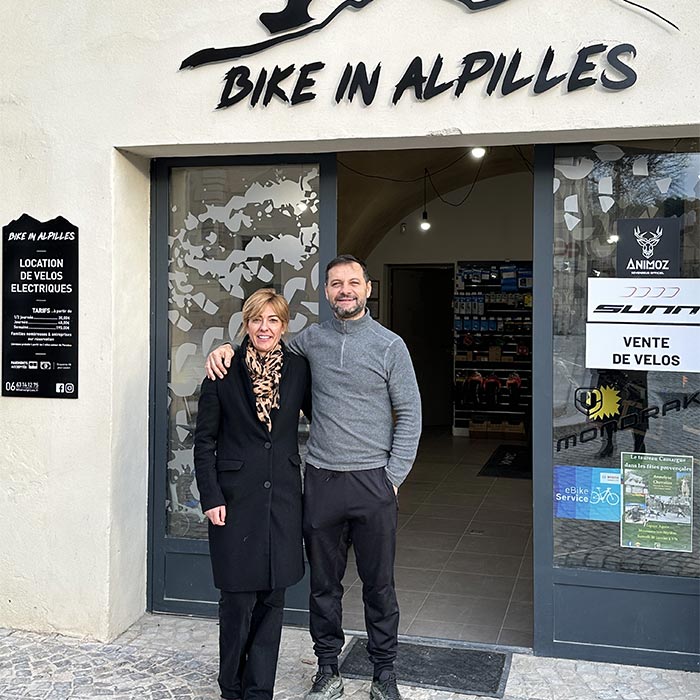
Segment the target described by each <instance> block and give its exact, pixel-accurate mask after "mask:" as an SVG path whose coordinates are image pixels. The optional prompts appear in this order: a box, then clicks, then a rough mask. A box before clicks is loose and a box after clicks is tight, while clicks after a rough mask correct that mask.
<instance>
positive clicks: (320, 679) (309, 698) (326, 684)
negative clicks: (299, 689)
mask: <svg viewBox="0 0 700 700" xmlns="http://www.w3.org/2000/svg"><path fill="white" fill-rule="evenodd" d="M312 683H313V685H312V686H311V690H310V691H309V692H308V693H307V694H306V700H336V698H339V697H340V696H341V695H342V694H343V690H344V688H343V679H342V678H341V677H340V674H338V673H333V669H332V668H331V667H330V666H321V667H320V668H319V669H318V673H317V674H316V675H315V676H314V677H313V681H312Z"/></svg>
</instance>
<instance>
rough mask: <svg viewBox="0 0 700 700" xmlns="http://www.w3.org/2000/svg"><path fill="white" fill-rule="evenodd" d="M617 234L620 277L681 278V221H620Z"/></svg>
mask: <svg viewBox="0 0 700 700" xmlns="http://www.w3.org/2000/svg"><path fill="white" fill-rule="evenodd" d="M617 235H618V237H619V239H618V241H617V276H618V277H680V276H681V222H680V219H678V218H676V217H671V218H667V219H621V220H620V221H618V222H617Z"/></svg>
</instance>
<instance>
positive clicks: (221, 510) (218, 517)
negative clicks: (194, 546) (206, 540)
mask: <svg viewBox="0 0 700 700" xmlns="http://www.w3.org/2000/svg"><path fill="white" fill-rule="evenodd" d="M204 515H206V516H207V518H209V522H211V524H212V525H226V506H216V508H210V509H209V510H205V511H204Z"/></svg>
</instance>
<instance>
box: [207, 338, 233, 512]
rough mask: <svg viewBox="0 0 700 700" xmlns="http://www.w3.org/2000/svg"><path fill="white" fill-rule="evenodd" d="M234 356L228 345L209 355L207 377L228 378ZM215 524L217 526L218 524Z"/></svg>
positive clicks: (213, 379) (215, 349)
mask: <svg viewBox="0 0 700 700" xmlns="http://www.w3.org/2000/svg"><path fill="white" fill-rule="evenodd" d="M233 355H234V353H233V348H232V347H231V346H230V345H228V344H226V345H220V346H219V347H218V348H214V349H213V350H212V351H211V352H210V353H209V355H207V361H206V362H205V363H204V369H206V371H207V377H209V379H211V380H212V381H216V378H217V377H218V378H219V379H223V378H224V377H225V376H226V372H227V370H228V368H229V367H230V366H231V360H232V359H233ZM214 524H215V525H216V523H214Z"/></svg>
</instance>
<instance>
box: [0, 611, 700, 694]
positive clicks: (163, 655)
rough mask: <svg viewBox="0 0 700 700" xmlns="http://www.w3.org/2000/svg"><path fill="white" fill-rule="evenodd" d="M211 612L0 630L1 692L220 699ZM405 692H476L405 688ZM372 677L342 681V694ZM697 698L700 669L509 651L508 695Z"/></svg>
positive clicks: (289, 643) (289, 664)
mask: <svg viewBox="0 0 700 700" xmlns="http://www.w3.org/2000/svg"><path fill="white" fill-rule="evenodd" d="M216 642H217V628H216V622H214V621H212V620H200V619H193V618H185V617H170V616H165V615H145V616H144V617H143V618H142V619H141V620H140V621H139V622H138V623H136V624H135V625H134V626H133V627H131V628H130V629H129V630H128V631H127V632H126V633H124V634H123V635H122V636H121V637H119V638H118V639H117V640H115V641H114V642H113V643H111V644H100V643H97V642H87V641H82V640H79V639H72V638H67V637H61V636H59V635H42V634H36V633H31V632H21V631H11V630H3V629H0V700H19V699H20V698H22V700H26V699H27V698H33V699H42V700H68V699H70V700H104V699H105V698H111V699H112V700H136V699H139V700H140V699H142V698H143V699H144V700H170V699H172V700H217V699H218V698H219V694H218V692H217V688H216V671H217V656H216V655H217V643H216ZM314 671H315V661H314V656H313V652H312V649H311V643H310V640H309V636H308V633H307V632H306V631H305V630H301V629H293V628H286V629H285V631H284V635H283V638H282V649H281V651H280V665H279V672H278V677H277V686H276V693H275V700H293V699H294V700H299V699H301V698H303V696H304V694H305V692H306V689H307V688H308V685H309V680H310V678H311V676H312V675H313V673H314ZM401 689H402V692H403V695H404V698H405V699H406V700H476V697H475V696H472V695H457V694H453V693H446V692H439V691H435V690H426V689H423V688H410V687H405V686H402V688H401ZM368 692H369V684H368V683H367V682H363V681H353V680H347V681H346V693H345V697H346V698H347V700H366V699H367V698H368ZM647 698H649V700H698V698H700V674H698V673H685V672H681V671H661V670H657V669H651V668H638V667H631V666H618V665H615V664H601V663H590V662H583V661H566V660H559V659H545V658H536V657H534V656H531V655H528V654H524V653H523V654H520V653H515V654H513V659H512V665H511V669H510V675H509V678H508V683H507V686H506V694H505V697H504V700H646V699H647Z"/></svg>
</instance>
